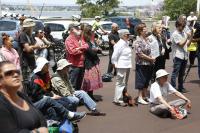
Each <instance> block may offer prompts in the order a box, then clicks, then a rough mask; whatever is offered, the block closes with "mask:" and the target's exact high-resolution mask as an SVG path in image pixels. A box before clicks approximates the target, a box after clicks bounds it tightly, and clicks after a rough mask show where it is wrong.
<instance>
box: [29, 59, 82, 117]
mask: <svg viewBox="0 0 200 133" xmlns="http://www.w3.org/2000/svg"><path fill="white" fill-rule="evenodd" d="M36 65H37V67H36V68H35V69H34V74H33V75H32V77H31V81H30V83H29V89H28V90H27V94H28V96H29V97H30V99H31V101H32V102H33V103H34V105H35V106H36V107H37V108H38V109H39V110H40V111H41V112H42V113H43V114H44V115H47V118H52V117H54V118H55V117H56V119H53V120H57V118H58V120H62V119H63V118H66V117H63V118H61V119H59V118H60V116H58V114H63V115H61V116H68V117H67V118H68V119H69V120H71V119H72V118H73V119H81V118H83V117H84V116H85V114H86V113H85V112H80V113H78V112H75V113H73V112H70V111H75V110H76V107H77V106H78V105H77V104H76V103H71V102H70V101H69V100H68V99H67V98H65V97H60V96H58V95H56V94H54V93H53V91H52V86H51V79H50V76H49V72H48V61H47V59H45V58H43V57H39V58H38V59H37V60H36ZM50 107H52V108H53V109H54V110H55V113H56V114H55V113H54V114H45V111H46V112H47V110H48V109H49V108H50ZM68 110H70V111H68ZM50 112H51V111H50ZM70 114H72V115H70ZM73 114H74V115H73ZM74 117H75V118H74Z"/></svg>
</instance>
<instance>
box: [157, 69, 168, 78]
mask: <svg viewBox="0 0 200 133" xmlns="http://www.w3.org/2000/svg"><path fill="white" fill-rule="evenodd" d="M166 75H169V73H168V72H167V71H165V70H164V69H160V70H158V71H157V72H156V79H158V78H160V77H163V76H166Z"/></svg>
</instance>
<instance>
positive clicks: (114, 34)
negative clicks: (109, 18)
mask: <svg viewBox="0 0 200 133" xmlns="http://www.w3.org/2000/svg"><path fill="white" fill-rule="evenodd" d="M108 39H109V50H113V44H111V41H112V40H114V42H115V43H117V42H118V41H119V39H120V38H119V33H118V32H111V33H110V34H109V35H108Z"/></svg>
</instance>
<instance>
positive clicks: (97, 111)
mask: <svg viewBox="0 0 200 133" xmlns="http://www.w3.org/2000/svg"><path fill="white" fill-rule="evenodd" d="M90 115H92V116H105V115H106V113H102V112H100V111H99V110H97V109H94V110H92V111H91V113H90Z"/></svg>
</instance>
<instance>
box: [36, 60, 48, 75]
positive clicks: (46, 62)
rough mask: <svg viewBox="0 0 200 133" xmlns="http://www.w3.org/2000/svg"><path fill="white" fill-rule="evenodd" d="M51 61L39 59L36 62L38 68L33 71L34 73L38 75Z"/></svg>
mask: <svg viewBox="0 0 200 133" xmlns="http://www.w3.org/2000/svg"><path fill="white" fill-rule="evenodd" d="M48 63H49V61H48V60H47V59H46V58H44V57H38V58H37V60H36V68H35V69H34V70H33V72H34V73H38V72H40V71H41V70H42V68H43V67H44V66H45V65H46V64H48Z"/></svg>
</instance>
